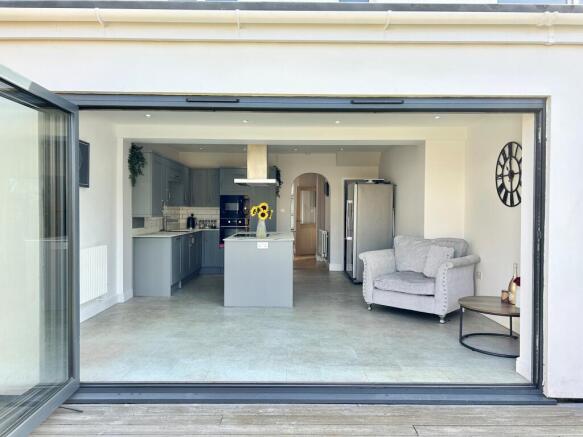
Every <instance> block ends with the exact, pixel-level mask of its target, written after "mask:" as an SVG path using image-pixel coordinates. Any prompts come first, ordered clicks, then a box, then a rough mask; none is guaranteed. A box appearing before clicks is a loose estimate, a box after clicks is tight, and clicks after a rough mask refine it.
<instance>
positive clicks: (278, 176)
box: [274, 166, 283, 197]
mask: <svg viewBox="0 0 583 437" xmlns="http://www.w3.org/2000/svg"><path fill="white" fill-rule="evenodd" d="M274 167H275V180H276V181H277V186H276V187H275V195H276V196H277V197H279V190H280V189H281V186H282V185H283V181H282V180H281V170H280V169H279V167H277V166H274Z"/></svg>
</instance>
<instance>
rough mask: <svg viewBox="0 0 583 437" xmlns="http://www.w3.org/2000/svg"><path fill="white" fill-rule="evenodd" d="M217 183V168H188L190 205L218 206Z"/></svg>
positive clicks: (218, 182) (218, 193) (218, 180)
mask: <svg viewBox="0 0 583 437" xmlns="http://www.w3.org/2000/svg"><path fill="white" fill-rule="evenodd" d="M219 184H220V179H219V169H218V168H193V169H190V205H191V206H203V207H218V206H219V199H220V192H219Z"/></svg>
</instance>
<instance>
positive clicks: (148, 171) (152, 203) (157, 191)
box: [132, 152, 167, 217]
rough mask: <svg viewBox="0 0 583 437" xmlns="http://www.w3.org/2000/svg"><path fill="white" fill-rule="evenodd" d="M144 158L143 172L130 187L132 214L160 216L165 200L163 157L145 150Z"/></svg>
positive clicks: (134, 215)
mask: <svg viewBox="0 0 583 437" xmlns="http://www.w3.org/2000/svg"><path fill="white" fill-rule="evenodd" d="M144 158H145V160H146V164H145V166H144V169H143V174H142V175H140V176H138V178H137V180H136V185H134V186H133V188H132V216H133V217H162V209H163V207H164V203H165V202H166V201H167V193H166V190H167V188H166V187H167V185H166V167H165V165H164V162H163V158H161V157H160V156H158V155H156V154H155V153H151V152H145V153H144Z"/></svg>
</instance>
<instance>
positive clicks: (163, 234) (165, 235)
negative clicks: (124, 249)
mask: <svg viewBox="0 0 583 437" xmlns="http://www.w3.org/2000/svg"><path fill="white" fill-rule="evenodd" d="M218 230H219V229H218V228H215V229H184V230H177V231H159V232H152V233H150V234H142V235H134V238H173V237H180V236H181V235H189V234H196V233H198V232H205V231H218Z"/></svg>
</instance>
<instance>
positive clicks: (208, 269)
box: [201, 229, 224, 273]
mask: <svg viewBox="0 0 583 437" xmlns="http://www.w3.org/2000/svg"><path fill="white" fill-rule="evenodd" d="M201 235H202V271H203V273H221V272H222V271H223V265H224V261H223V255H224V250H223V248H222V247H219V243H220V236H219V230H218V229H217V230H214V229H213V230H206V231H203V232H201Z"/></svg>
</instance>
